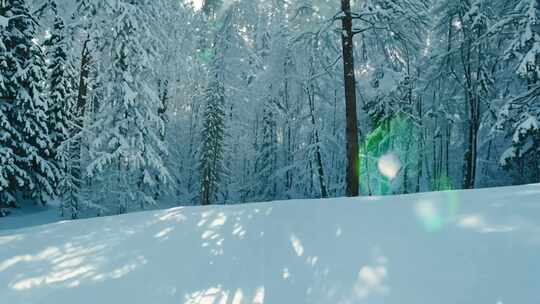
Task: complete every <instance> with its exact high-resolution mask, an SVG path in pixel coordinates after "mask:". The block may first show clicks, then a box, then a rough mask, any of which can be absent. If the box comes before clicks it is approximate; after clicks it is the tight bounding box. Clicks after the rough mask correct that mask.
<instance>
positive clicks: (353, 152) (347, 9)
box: [341, 0, 360, 196]
mask: <svg viewBox="0 0 540 304" xmlns="http://www.w3.org/2000/svg"><path fill="white" fill-rule="evenodd" d="M341 10H342V11H343V17H342V18H341V23H342V31H341V42H342V49H343V73H344V80H345V115H346V120H347V127H346V141H347V178H346V183H347V188H346V194H347V196H358V194H359V184H360V180H359V174H358V169H359V168H358V117H357V114H356V79H355V75H354V44H353V38H354V33H353V28H352V26H353V18H352V15H351V1H350V0H341Z"/></svg>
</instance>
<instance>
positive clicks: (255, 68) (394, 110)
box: [0, 0, 540, 218]
mask: <svg viewBox="0 0 540 304" xmlns="http://www.w3.org/2000/svg"><path fill="white" fill-rule="evenodd" d="M351 4H352V8H351V11H350V12H348V13H349V16H350V17H351V19H352V21H353V28H352V32H353V33H354V46H353V50H354V58H355V66H354V67H355V76H356V90H355V92H356V95H357V113H356V114H357V115H358V122H359V123H358V131H357V136H358V139H359V148H358V157H359V164H358V168H357V170H358V171H357V172H358V174H359V178H360V183H359V184H360V193H361V195H386V194H401V193H413V192H421V191H433V190H448V189H461V188H477V187H487V186H500V185H511V184H522V183H533V182H540V97H539V96H540V79H539V78H540V21H539V14H540V4H539V2H538V1H537V0H431V1H430V0H363V1H352V2H351ZM343 16H344V12H343V11H342V10H341V6H340V3H339V1H330V0H326V1H325V0H229V1H227V0H223V1H221V0H213V1H210V0H207V1H202V2H196V3H192V2H190V1H186V2H185V3H183V2H180V1H179V0H35V1H24V0H0V207H2V208H9V207H17V206H22V205H24V204H31V203H32V202H33V203H36V202H38V203H47V202H49V201H51V200H57V201H59V202H61V210H62V214H63V215H65V216H68V217H73V218H77V217H82V216H91V215H106V214H117V213H124V212H128V211H132V210H140V209H146V208H151V207H152V206H156V205H159V204H160V203H162V202H174V203H175V204H182V205H186V204H233V203H243V202H255V201H268V200H277V199H291V198H319V197H334V196H343V195H345V194H346V192H345V188H346V181H345V176H346V174H345V172H346V170H347V164H348V162H347V155H346V134H345V130H346V119H345V117H346V115H345V114H346V113H345V111H346V107H345V102H344V100H345V95H344V94H345V90H344V79H343V78H344V77H343V68H344V67H343V57H342V54H343V53H342V38H343V35H344V33H343V32H342V30H341V22H340V21H342V19H343V18H344V17H343ZM3 210H4V211H3V212H2V213H4V212H5V211H6V210H7V209H3Z"/></svg>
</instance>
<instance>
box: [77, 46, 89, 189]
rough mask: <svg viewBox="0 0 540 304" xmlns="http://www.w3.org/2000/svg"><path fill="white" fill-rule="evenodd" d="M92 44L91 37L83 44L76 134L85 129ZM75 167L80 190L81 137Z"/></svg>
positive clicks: (78, 141)
mask: <svg viewBox="0 0 540 304" xmlns="http://www.w3.org/2000/svg"><path fill="white" fill-rule="evenodd" d="M89 42H90V37H87V38H86V40H85V41H84V43H83V48H82V52H81V66H80V72H79V86H78V88H79V90H78V93H77V104H76V108H75V113H76V114H75V115H76V116H77V117H76V119H75V123H76V127H75V128H76V129H77V130H75V133H78V132H81V130H82V128H83V127H84V118H85V116H86V105H87V98H88V76H89V75H90V51H89V50H88V43H89ZM73 145H74V148H73V150H74V155H73V156H74V160H73V163H74V166H73V179H74V183H75V187H76V188H77V189H79V188H80V187H81V180H82V153H83V144H82V138H81V137H80V136H79V137H77V139H76V140H75V141H74V144H73Z"/></svg>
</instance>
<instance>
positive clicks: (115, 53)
mask: <svg viewBox="0 0 540 304" xmlns="http://www.w3.org/2000/svg"><path fill="white" fill-rule="evenodd" d="M146 5H149V2H147V1H131V0H117V1H115V2H113V3H112V5H111V11H110V16H109V21H110V28H111V29H112V30H111V33H110V34H111V35H110V36H107V37H106V38H107V40H106V41H104V46H105V48H104V49H103V53H102V60H110V66H108V67H106V66H105V65H103V67H104V68H103V69H102V70H100V71H99V72H100V73H99V76H100V77H101V81H98V83H100V84H101V85H102V87H100V88H98V90H99V91H101V93H100V94H102V96H103V100H102V101H101V102H100V107H99V109H98V113H97V114H96V119H95V122H94V123H93V124H92V126H91V127H90V130H91V131H92V133H93V134H94V139H93V141H92V143H91V146H90V156H91V158H92V161H91V163H90V164H89V165H88V168H87V174H88V175H89V177H90V178H91V179H92V188H93V189H94V190H95V192H96V193H97V195H92V196H91V197H90V199H91V201H93V205H94V206H98V207H99V209H100V211H101V212H102V213H103V212H106V213H111V212H116V213H124V212H127V211H129V210H134V209H137V208H145V207H147V206H152V205H156V204H157V201H156V200H155V194H156V193H155V191H156V189H157V184H160V183H161V184H166V183H168V182H169V180H170V176H169V172H168V170H167V168H166V167H165V166H164V162H163V158H162V156H163V155H165V154H166V153H167V148H166V146H165V144H164V142H163V141H162V138H161V136H160V131H161V130H163V121H162V119H161V118H160V117H159V114H158V109H159V105H160V100H159V96H158V94H157V93H156V91H155V88H153V87H151V86H150V84H151V83H156V82H157V81H156V78H155V76H154V71H153V69H152V66H153V65H152V63H153V59H154V58H153V56H154V54H153V50H152V45H153V43H155V42H153V41H152V37H153V36H152V33H151V32H150V29H149V26H148V24H149V18H150V16H148V15H147V14H146V11H145V9H144V7H145V6H146Z"/></svg>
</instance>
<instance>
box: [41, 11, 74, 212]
mask: <svg viewBox="0 0 540 304" xmlns="http://www.w3.org/2000/svg"><path fill="white" fill-rule="evenodd" d="M50 3H51V7H52V11H53V13H54V24H53V28H52V30H51V31H50V37H49V38H48V39H47V41H46V42H45V43H44V46H45V47H47V57H48V60H49V64H48V70H49V90H48V103H49V109H48V111H47V114H48V117H49V120H48V123H49V134H50V138H51V141H52V145H53V150H52V151H53V156H54V158H55V159H56V161H57V162H58V165H59V169H60V171H61V174H60V180H59V184H58V186H57V187H58V188H59V192H60V197H61V200H62V206H61V211H62V214H64V213H70V214H71V217H72V218H75V217H77V212H78V210H79V199H78V185H79V183H78V182H77V181H76V180H75V179H76V177H75V176H74V169H75V167H76V165H77V164H75V163H74V160H76V158H77V155H76V154H77V152H78V151H77V149H76V148H75V146H74V145H73V138H74V136H75V135H77V134H78V132H79V131H80V130H78V127H77V125H76V123H75V118H76V116H75V111H74V109H75V102H76V101H75V98H76V92H75V90H74V88H73V84H74V83H75V78H76V76H75V71H74V70H73V68H72V66H71V64H70V63H69V60H68V54H67V52H68V43H67V39H66V37H65V26H64V21H63V20H62V18H61V17H60V16H58V12H57V9H56V4H55V2H53V1H50Z"/></svg>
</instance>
